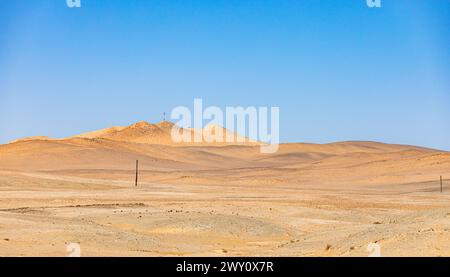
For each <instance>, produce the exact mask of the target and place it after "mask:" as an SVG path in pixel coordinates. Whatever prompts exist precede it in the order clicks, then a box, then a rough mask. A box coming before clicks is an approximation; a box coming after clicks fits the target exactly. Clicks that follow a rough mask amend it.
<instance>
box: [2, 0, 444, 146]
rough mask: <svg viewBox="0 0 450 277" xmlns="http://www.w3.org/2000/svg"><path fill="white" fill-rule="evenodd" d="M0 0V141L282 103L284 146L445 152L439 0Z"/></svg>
mask: <svg viewBox="0 0 450 277" xmlns="http://www.w3.org/2000/svg"><path fill="white" fill-rule="evenodd" d="M382 4H383V7H382V8H381V9H369V8H368V7H367V6H366V1H365V0H347V1H336V0H302V1H300V0H292V1H284V0H273V1H263V0H259V1H256V0H253V1H249V0H208V1H206V0H204V1H201V0H196V1H189V0H127V1H125V0H82V8H81V9H69V8H67V7H66V5H65V0H39V1H35V0H21V1H15V0H11V1H0V143H6V142H8V141H10V140H12V139H16V138H19V137H25V136H35V135H48V136H51V137H64V136H68V135H73V134H76V133H79V132H84V131H88V130H94V129H99V128H103V127H109V126H112V125H127V124H131V123H133V122H136V121H139V120H147V121H150V122H157V121H159V120H160V119H161V114H162V112H164V111H166V112H170V111H171V109H172V108H173V107H175V106H179V105H185V106H192V104H193V99H194V98H195V97H202V98H203V99H204V104H205V105H218V106H222V107H224V106H226V105H242V106H249V105H252V106H259V105H267V106H279V107H280V110H281V114H280V118H281V119H280V120H281V141H283V142H294V141H296V142H317V143H326V142H332V141H342V140H375V141H381V142H389V143H402V144H414V145H422V146H428V147H434V148H440V149H445V150H450V78H449V77H450V1H449V0H432V1H429V0H382Z"/></svg>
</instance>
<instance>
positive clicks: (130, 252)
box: [0, 122, 450, 256]
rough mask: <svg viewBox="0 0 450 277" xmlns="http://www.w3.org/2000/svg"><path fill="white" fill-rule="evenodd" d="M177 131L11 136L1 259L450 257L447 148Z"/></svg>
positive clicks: (2, 181)
mask: <svg viewBox="0 0 450 277" xmlns="http://www.w3.org/2000/svg"><path fill="white" fill-rule="evenodd" d="M171 128H172V124H171V123H168V122H162V123H159V124H150V123H147V122H139V123H136V124H133V125H131V126H127V127H113V128H107V129H103V130H99V131H94V132H90V133H85V134H81V135H77V136H73V137H70V138H66V139H50V138H47V137H32V138H26V139H21V140H17V141H14V142H12V143H9V144H5V145H0V191H1V192H2V193H1V194H0V255H1V256H22V255H23V256H34V255H38V256H48V255H50V256H63V255H67V253H66V250H65V246H66V245H67V244H68V243H70V242H76V243H80V244H81V246H82V251H83V253H84V254H83V255H87V256H109V255H119V256H122V255H125V256H147V255H150V256H178V255H189V256H191V255H208V256H217V255H219V256H220V255H263V256H271V255H277V256H283V255H293V256H365V255H367V254H368V253H367V251H366V247H367V245H368V244H369V243H373V242H376V243H379V244H380V245H381V247H382V254H383V255H388V256H423V255H425V256H450V220H449V215H450V201H449V200H450V193H449V191H450V180H449V174H450V173H449V172H450V153H448V152H445V151H439V150H434V149H428V148H422V147H416V146H407V145H393V144H383V143H377V142H351V141H350V142H339V143H331V144H307V143H292V144H282V145H280V148H279V151H278V152H277V153H274V154H261V153H260V151H259V150H260V149H259V146H258V143H256V142H247V143H245V144H243V145H234V144H226V143H202V144H182V145H175V144H173V143H172V142H171V138H170V129H171ZM191 131H192V132H195V130H191ZM223 132H224V133H225V135H231V136H235V135H236V134H233V133H231V132H230V133H228V131H226V130H223ZM135 160H139V161H140V174H139V185H138V187H135V186H134V173H135V172H134V166H135ZM440 176H444V192H443V193H441V192H440V184H439V177H440Z"/></svg>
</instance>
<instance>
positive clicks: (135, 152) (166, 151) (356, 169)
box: [0, 122, 450, 184]
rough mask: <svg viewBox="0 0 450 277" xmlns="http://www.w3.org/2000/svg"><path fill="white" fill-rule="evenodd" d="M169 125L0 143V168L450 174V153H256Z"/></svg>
mask: <svg viewBox="0 0 450 277" xmlns="http://www.w3.org/2000/svg"><path fill="white" fill-rule="evenodd" d="M172 127H173V124H172V123H170V122H161V123H159V124H150V123H147V122H138V123H136V124H133V125H131V126H126V127H112V128H108V129H103V130H99V131H94V132H90V133H85V134H81V135H77V136H74V137H70V138H66V139H49V138H47V137H34V138H26V139H22V140H17V141H15V142H12V143H9V144H6V145H0V170H13V171H17V170H19V171H55V170H72V171H76V170H133V169H134V163H135V160H140V162H141V163H140V164H141V168H142V170H149V171H162V172H167V171H172V172H174V171H179V172H181V171H189V172H193V171H196V172H197V173H196V174H200V175H202V176H203V175H205V174H207V172H210V173H208V174H211V171H214V170H219V171H217V172H216V173H214V174H219V175H220V176H234V178H236V180H239V181H245V180H247V181H246V182H248V183H249V184H250V183H255V182H256V183H258V182H260V183H274V182H275V183H276V182H279V181H280V180H282V181H281V182H289V183H300V182H301V183H302V184H308V183H311V184H313V183H317V182H320V183H322V184H327V183H330V184H338V183H340V182H341V183H342V184H345V183H348V182H350V183H358V182H359V183H370V184H372V183H389V182H391V183H401V182H406V181H411V182H414V181H425V180H429V179H433V178H434V179H435V178H436V176H438V175H439V174H443V173H445V172H449V171H450V153H448V152H444V151H439V150H434V149H428V148H423V147H416V146H408V145H395V144H384V143H377V142H363V141H359V142H352V141H349V142H338V143H330V144H308V143H291V144H281V145H280V148H279V151H278V152H276V153H274V154H261V153H260V147H259V145H258V144H257V143H254V142H247V143H246V144H243V145H233V144H226V143H222V144H221V143H202V144H181V145H179V144H174V143H173V142H172V140H171V136H170V131H171V129H172ZM213 128H222V127H218V126H214V127H213ZM188 131H189V132H192V133H194V132H196V130H192V129H191V130H188ZM221 131H222V132H223V134H224V136H235V134H233V133H231V132H228V131H227V130H226V129H222V130H221ZM405 176H407V177H405ZM180 178H181V177H180ZM202 178H203V177H202ZM183 181H184V180H183Z"/></svg>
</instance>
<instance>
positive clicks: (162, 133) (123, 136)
mask: <svg viewBox="0 0 450 277" xmlns="http://www.w3.org/2000/svg"><path fill="white" fill-rule="evenodd" d="M173 127H174V124H173V123H171V122H168V121H162V122H160V123H158V124H150V123H148V122H146V121H140V122H138V123H136V124H133V125H130V126H126V127H112V128H106V129H102V130H98V131H93V132H89V133H84V134H80V135H76V136H74V137H73V138H89V139H94V138H96V139H100V138H101V139H108V140H114V141H124V142H135V143H146V144H159V145H171V146H186V145H193V146H198V145H208V144H213V145H214V146H218V145H235V144H251V145H256V144H257V142H255V141H252V140H250V139H247V138H244V137H240V136H239V135H237V134H235V133H233V132H230V131H229V130H227V129H225V128H223V127H220V126H217V125H208V126H207V127H205V129H204V130H195V129H183V128H179V129H180V132H181V131H185V132H188V133H190V134H191V137H192V138H194V136H195V134H196V133H200V134H201V133H203V134H204V138H205V141H204V142H202V143H185V142H177V143H175V142H174V141H173V140H172V136H171V131H172V128H173ZM216 132H219V133H218V134H219V135H221V137H222V138H223V142H214V141H213V139H212V138H211V136H212V135H215V134H217V133H216ZM227 138H231V139H232V141H235V142H227ZM238 138H240V139H241V140H242V141H244V143H240V142H238ZM208 139H209V140H208ZM228 141H229V140H228Z"/></svg>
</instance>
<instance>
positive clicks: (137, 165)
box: [134, 160, 139, 187]
mask: <svg viewBox="0 0 450 277" xmlns="http://www.w3.org/2000/svg"><path fill="white" fill-rule="evenodd" d="M138 173H139V160H136V179H135V181H134V186H135V187H137V185H138Z"/></svg>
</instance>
